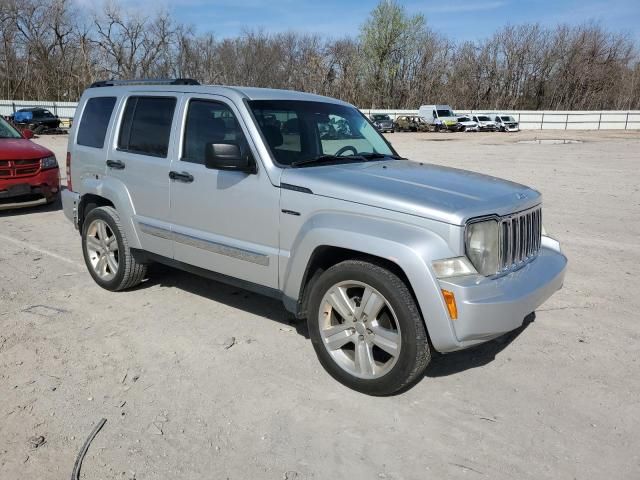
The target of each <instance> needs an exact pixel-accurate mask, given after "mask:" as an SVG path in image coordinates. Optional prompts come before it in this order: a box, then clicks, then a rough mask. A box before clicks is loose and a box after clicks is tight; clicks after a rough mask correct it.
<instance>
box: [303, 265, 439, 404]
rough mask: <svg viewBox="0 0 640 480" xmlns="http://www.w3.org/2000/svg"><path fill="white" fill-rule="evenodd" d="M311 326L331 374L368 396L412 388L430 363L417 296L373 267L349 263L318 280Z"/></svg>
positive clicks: (315, 344) (311, 307) (317, 348)
mask: <svg viewBox="0 0 640 480" xmlns="http://www.w3.org/2000/svg"><path fill="white" fill-rule="evenodd" d="M308 324H309V335H310V337H311V341H312V343H313V347H314V349H315V351H316V354H317V356H318V359H319V360H320V363H321V364H322V366H323V367H324V368H325V369H326V370H327V372H328V373H329V374H330V375H331V376H332V377H334V378H335V379H336V380H338V381H339V382H341V383H342V384H344V385H346V386H347V387H349V388H352V389H354V390H357V391H359V392H362V393H366V394H369V395H391V394H393V393H396V392H398V391H400V390H403V389H404V388H406V387H408V386H410V385H411V384H413V382H415V381H416V380H417V379H418V378H419V377H420V375H421V374H422V373H423V371H424V369H425V368H426V367H427V365H428V364H429V361H430V359H431V352H430V349H429V342H428V340H427V333H426V330H425V327H424V323H423V321H422V316H421V315H420V312H419V310H418V307H417V305H416V303H415V300H414V299H413V295H412V294H411V292H410V291H409V289H408V288H407V286H406V285H405V283H404V282H403V281H402V280H401V279H400V278H399V277H398V276H397V275H396V274H395V273H393V272H391V271H389V270H387V269H385V268H383V267H381V266H378V265H375V264H372V263H369V262H364V261H359V260H348V261H345V262H342V263H339V264H337V265H335V266H333V267H331V268H330V269H328V270H327V271H326V272H324V273H323V274H322V275H321V276H320V277H319V278H318V280H317V281H316V282H315V283H314V285H313V290H312V291H311V296H310V299H309V318H308Z"/></svg>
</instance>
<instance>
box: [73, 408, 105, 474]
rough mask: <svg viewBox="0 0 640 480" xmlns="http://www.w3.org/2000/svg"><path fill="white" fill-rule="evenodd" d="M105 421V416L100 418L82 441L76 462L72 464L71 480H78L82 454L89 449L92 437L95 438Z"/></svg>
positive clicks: (82, 458)
mask: <svg viewBox="0 0 640 480" xmlns="http://www.w3.org/2000/svg"><path fill="white" fill-rule="evenodd" d="M105 423H107V419H106V418H103V419H102V420H100V421H99V422H98V424H97V425H96V426H95V428H94V429H93V431H92V432H91V434H90V435H89V437H88V438H87V440H86V441H85V442H84V445H83V446H82V450H80V453H79V454H78V458H76V463H75V464H74V465H73V472H72V473H71V480H80V467H82V460H84V456H85V455H86V454H87V450H89V445H91V442H92V441H93V439H94V438H95V436H96V435H97V434H98V432H99V431H100V429H101V428H102V427H103V426H104V424H105Z"/></svg>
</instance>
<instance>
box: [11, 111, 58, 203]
mask: <svg viewBox="0 0 640 480" xmlns="http://www.w3.org/2000/svg"><path fill="white" fill-rule="evenodd" d="M32 137H33V132H32V131H31V130H28V129H25V130H23V131H22V133H20V132H19V131H18V130H17V129H16V128H14V127H13V126H12V125H11V124H9V123H8V122H7V121H6V120H5V119H4V118H0V209H2V210H5V209H8V208H16V207H28V206H35V205H40V204H44V203H51V202H53V201H54V200H56V198H57V197H58V195H59V192H60V172H59V169H58V162H57V160H56V157H55V155H54V154H53V152H51V150H49V149H47V148H44V147H42V146H40V145H37V144H35V143H33V142H32V141H31V140H30V138H32Z"/></svg>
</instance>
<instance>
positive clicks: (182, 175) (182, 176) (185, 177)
mask: <svg viewBox="0 0 640 480" xmlns="http://www.w3.org/2000/svg"><path fill="white" fill-rule="evenodd" d="M169 178H170V179H171V180H177V181H179V182H184V183H191V182H193V175H191V174H190V173H189V172H174V171H173V170H172V171H170V172H169Z"/></svg>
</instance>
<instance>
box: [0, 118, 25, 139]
mask: <svg viewBox="0 0 640 480" xmlns="http://www.w3.org/2000/svg"><path fill="white" fill-rule="evenodd" d="M0 138H22V135H20V132H18V130H16V129H15V128H13V127H12V126H11V125H9V123H8V122H7V121H6V120H5V119H4V118H2V117H0Z"/></svg>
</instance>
